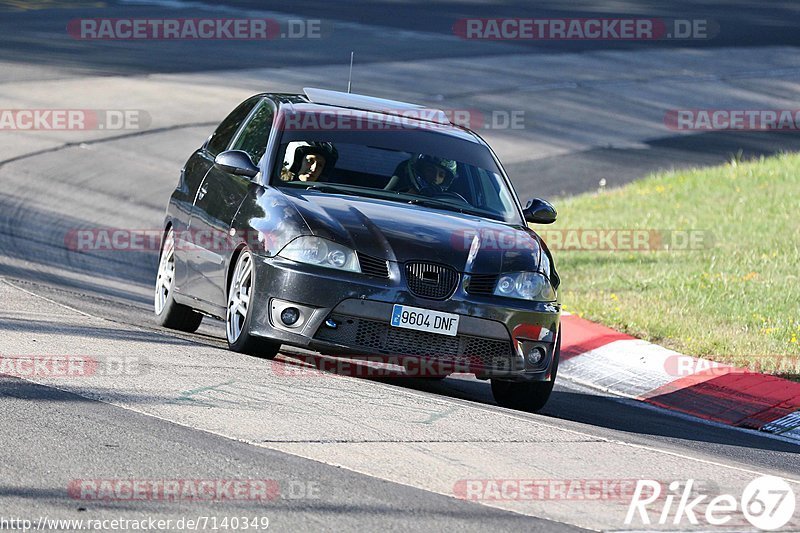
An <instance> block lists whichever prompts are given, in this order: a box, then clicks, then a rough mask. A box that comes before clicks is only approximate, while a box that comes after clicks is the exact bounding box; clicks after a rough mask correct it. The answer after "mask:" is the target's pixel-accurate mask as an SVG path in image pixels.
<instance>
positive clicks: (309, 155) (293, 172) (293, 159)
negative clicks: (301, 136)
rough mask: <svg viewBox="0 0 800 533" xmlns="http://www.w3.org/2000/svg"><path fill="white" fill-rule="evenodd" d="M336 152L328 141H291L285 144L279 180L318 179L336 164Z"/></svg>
mask: <svg viewBox="0 0 800 533" xmlns="http://www.w3.org/2000/svg"><path fill="white" fill-rule="evenodd" d="M337 159H338V153H337V151H336V148H334V146H333V145H332V144H331V143H329V142H312V143H307V142H291V143H289V144H288V145H287V146H286V156H285V157H284V160H283V170H282V171H281V180H283V181H296V180H299V181H312V182H313V181H318V180H319V179H320V177H322V173H323V172H325V171H327V173H330V171H331V170H332V169H333V166H334V165H335V164H336V160H337Z"/></svg>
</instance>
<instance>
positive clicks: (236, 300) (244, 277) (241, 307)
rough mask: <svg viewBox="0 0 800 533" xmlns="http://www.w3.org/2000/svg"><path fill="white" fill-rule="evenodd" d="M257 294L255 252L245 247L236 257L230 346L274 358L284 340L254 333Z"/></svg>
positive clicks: (230, 303)
mask: <svg viewBox="0 0 800 533" xmlns="http://www.w3.org/2000/svg"><path fill="white" fill-rule="evenodd" d="M254 293H255V268H254V264H253V254H251V253H250V250H248V249H246V248H245V249H244V250H242V252H241V253H240V254H239V257H238V258H237V259H236V266H235V267H234V270H233V276H232V277H231V283H230V287H229V288H228V306H227V307H228V310H227V312H226V316H225V332H226V337H227V339H228V348H230V349H231V350H233V351H234V352H240V353H246V354H249V355H255V356H257V357H263V358H264V359H274V358H275V356H276V355H278V350H280V347H281V345H280V343H277V342H274V341H268V340H266V339H263V338H261V337H254V336H253V335H250V322H251V321H252V317H253V315H254V314H255V313H254V312H253V306H254V305H255V302H254V300H253V294H254Z"/></svg>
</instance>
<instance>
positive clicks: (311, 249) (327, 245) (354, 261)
mask: <svg viewBox="0 0 800 533" xmlns="http://www.w3.org/2000/svg"><path fill="white" fill-rule="evenodd" d="M278 255H280V256H281V257H283V258H285V259H291V260H292V261H297V262H298V263H306V264H308V265H317V266H321V267H326V268H336V269H338V270H349V271H350V272H361V267H360V266H359V265H358V257H357V256H356V253H355V252H354V251H353V250H351V249H350V248H347V247H346V246H342V245H341V244H336V243H335V242H333V241H329V240H327V239H323V238H321V237H298V238H296V239H295V240H293V241H292V242H290V243H289V244H287V245H286V246H284V248H283V250H281V251H280V252H279V253H278Z"/></svg>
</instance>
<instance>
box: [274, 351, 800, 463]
mask: <svg viewBox="0 0 800 533" xmlns="http://www.w3.org/2000/svg"><path fill="white" fill-rule="evenodd" d="M281 353H282V355H284V356H285V357H284V358H282V361H283V362H284V363H285V364H286V365H288V366H294V367H295V372H298V373H300V372H332V373H335V374H339V375H346V376H351V377H357V378H361V379H368V380H372V381H377V382H381V383H385V384H387V385H391V386H396V387H401V388H404V389H410V390H416V391H422V392H429V393H433V394H437V395H441V396H446V397H449V398H455V399H459V400H466V401H470V402H476V403H479V404H484V405H490V406H496V405H497V403H496V402H495V401H494V398H493V396H492V390H491V386H490V384H489V382H488V381H482V380H478V379H476V378H474V377H472V376H470V375H467V374H458V375H455V376H451V377H447V378H445V379H441V380H439V379H431V378H418V377H409V376H408V375H406V374H405V372H404V371H403V370H402V369H401V368H399V367H396V369H382V370H376V369H375V367H374V366H370V365H368V364H365V363H361V362H359V361H356V360H353V359H347V364H342V363H341V362H338V361H336V360H335V358H332V357H328V356H324V355H320V354H312V353H311V352H303V353H297V352H285V351H284V352H281ZM320 369H322V370H320ZM563 381H564V380H562V382H563ZM521 414H522V413H521ZM538 415H543V416H545V417H550V418H557V419H560V420H568V421H570V422H576V423H578V424H586V425H590V426H594V427H602V428H606V429H609V430H613V431H619V432H624V433H628V434H631V435H650V436H656V437H663V438H666V439H673V440H677V441H697V442H705V443H711V444H717V445H725V446H737V447H745V448H751V449H758V450H765V451H775V452H789V453H800V446H798V445H796V444H792V443H790V442H786V441H783V440H778V439H772V438H767V437H766V435H760V434H759V433H757V432H753V431H741V430H739V429H737V428H729V427H725V426H721V425H717V424H706V423H702V422H704V421H701V420H700V419H695V418H693V417H689V416H684V415H681V416H676V415H675V414H674V413H671V412H669V411H667V410H663V409H659V408H656V407H653V406H649V405H645V404H642V403H640V402H636V401H634V400H627V399H623V398H618V397H614V396H603V395H601V394H600V393H598V394H592V393H588V392H580V391H576V390H572V389H570V388H566V387H564V386H556V388H555V389H554V390H553V394H552V396H551V397H550V401H549V402H548V403H547V405H546V406H545V407H544V409H542V411H540V412H539V413H538ZM525 416H529V415H528V414H527V413H525ZM532 416H535V415H532ZM701 423H702V425H700V424H701Z"/></svg>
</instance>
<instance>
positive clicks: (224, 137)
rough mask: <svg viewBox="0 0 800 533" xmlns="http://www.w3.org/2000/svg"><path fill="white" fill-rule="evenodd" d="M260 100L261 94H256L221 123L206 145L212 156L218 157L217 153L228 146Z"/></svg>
mask: <svg viewBox="0 0 800 533" xmlns="http://www.w3.org/2000/svg"><path fill="white" fill-rule="evenodd" d="M259 100H261V97H260V96H254V97H253V98H249V99H247V100H245V101H244V102H242V103H241V104H239V107H237V108H236V109H234V110H233V111H232V112H231V114H230V115H228V116H227V117H226V118H225V120H223V121H222V122H221V123H220V125H219V126H218V127H217V130H216V131H215V132H214V133H213V134H212V135H211V138H210V139H209V140H208V144H207V145H206V149H207V150H208V151H209V153H210V154H211V155H212V156H215V157H216V155H217V154H219V153H220V152H223V151H225V149H226V148H228V145H229V144H230V142H231V139H233V135H234V134H235V133H236V130H238V129H239V126H241V125H242V122H244V119H246V118H247V115H249V114H250V111H251V110H252V109H253V107H255V105H256V104H257V103H258V101H259Z"/></svg>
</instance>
